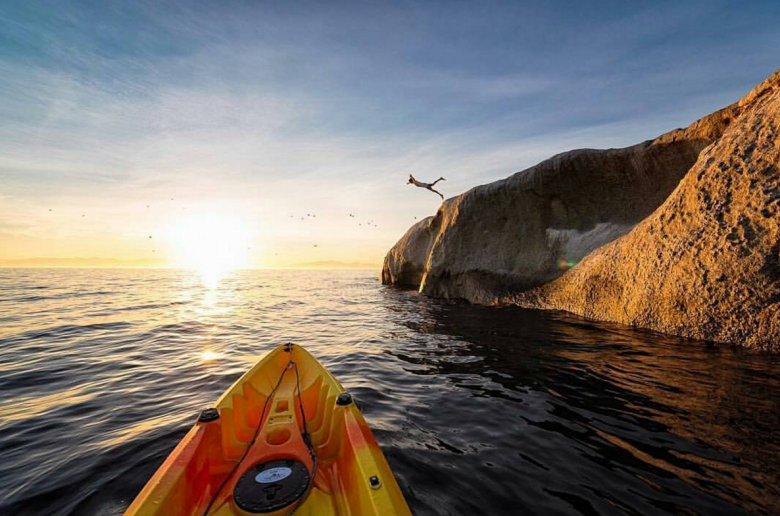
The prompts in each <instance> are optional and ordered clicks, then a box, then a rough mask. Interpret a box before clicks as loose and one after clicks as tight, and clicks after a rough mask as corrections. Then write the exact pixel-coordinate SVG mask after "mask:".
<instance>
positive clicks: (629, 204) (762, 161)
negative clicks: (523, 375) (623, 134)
mask: <svg viewBox="0 0 780 516" xmlns="http://www.w3.org/2000/svg"><path fill="white" fill-rule="evenodd" d="M778 83H780V71H779V72H777V73H775V74H774V75H773V76H772V77H770V78H769V79H767V81H765V82H764V83H762V84H761V85H760V86H759V87H757V88H755V89H754V90H753V91H752V92H750V93H749V94H748V95H747V96H746V97H745V98H744V99H742V100H741V101H739V102H737V103H735V104H733V105H731V106H729V107H727V108H725V109H722V110H720V111H717V112H715V113H713V114H711V115H709V116H707V117H705V118H702V119H701V120H698V121H697V122H695V123H693V124H691V125H690V126H689V127H687V128H686V129H677V130H674V131H671V132H669V133H666V134H664V135H662V136H660V137H658V138H656V139H655V140H652V141H647V142H644V143H641V144H638V145H634V146H632V147H628V148H625V149H610V150H592V149H585V150H577V151H572V152H567V153H564V154H560V155H557V156H554V157H553V158H551V159H549V160H546V161H544V162H542V163H540V164H538V165H536V166H534V167H532V168H530V169H528V170H525V171H523V172H519V173H517V174H514V175H513V176H511V177H509V178H507V179H504V180H501V181H497V182H494V183H491V184H488V185H483V186H478V187H476V188H473V189H472V190H470V191H468V192H466V193H464V194H462V195H460V196H457V197H455V198H452V199H449V200H447V201H446V202H445V203H444V204H443V205H442V207H441V208H440V209H439V211H438V213H437V214H436V216H435V217H433V218H432V219H426V220H425V221H422V222H420V223H418V224H416V225H415V226H413V227H412V228H411V229H410V230H409V231H408V232H407V233H406V235H404V237H403V238H402V239H401V240H400V241H399V242H398V243H397V244H396V245H395V246H394V247H393V249H392V250H391V251H390V253H388V255H387V257H386V259H385V266H384V269H383V273H382V280H383V282H384V283H386V284H403V285H408V286H419V289H420V291H421V292H422V293H424V294H427V295H432V296H437V297H446V298H462V299H466V300H468V301H471V302H476V303H483V304H503V303H519V304H523V305H526V306H539V307H545V308H556V309H563V310H568V311H572V312H576V313H580V314H583V315H586V316H589V317H594V318H598V319H606V320H610V321H616V322H622V323H626V324H632V325H635V326H641V327H647V328H653V329H656V330H660V331H666V332H670V333H676V334H681V335H689V336H693V337H699V338H705V339H713V340H718V341H729V342H733V341H735V340H740V339H741V341H742V343H744V344H746V345H751V346H760V347H772V346H774V345H775V344H772V343H773V342H775V341H774V340H772V338H768V337H766V335H768V333H771V332H772V331H773V332H775V333H777V331H778V326H777V325H778V322H777V301H778V300H777V299H776V297H777V296H778V290H777V289H778V278H777V260H778V248H777V247H773V246H776V245H778V244H777V225H776V224H777V212H776V211H772V210H774V209H775V208H773V206H775V207H776V204H772V199H775V196H776V195H777V190H776V185H777V183H776V180H777V175H778V172H777V154H776V151H777V147H776V146H773V145H774V144H776V143H777V138H778V136H777V134H775V133H774V127H775V125H777V123H778V120H777V118H775V117H776V116H777V115H778V113H780V110H776V109H775V107H774V104H775V100H774V98H775V95H776V91H777V87H778ZM773 137H774V143H773V142H772V138H773ZM704 149H707V150H706V151H705V153H706V155H705V154H703V153H702V151H703V150H704ZM740 152H742V153H743V154H740ZM713 153H716V154H717V155H715V154H713ZM711 158H712V159H714V160H715V161H712V162H710V161H708V160H710V159H711ZM694 165H695V166H694ZM771 166H774V167H775V168H771ZM692 167H693V168H692ZM702 167H704V168H702ZM713 167H716V168H717V167H720V168H718V171H719V174H720V175H719V176H716V175H713V174H712V173H711V172H709V173H708V172H706V171H705V169H706V170H712V168H713ZM762 174H763V175H762ZM683 177H685V180H684V181H682V183H681V179H682V178H683ZM692 177H693V178H695V180H694V179H691V178H692ZM738 178H739V180H738ZM745 178H747V179H745ZM707 181H710V182H707ZM745 181H747V183H745ZM773 181H774V182H773ZM678 185H679V186H678ZM740 185H741V186H740ZM745 185H747V186H745ZM751 185H752V186H751ZM740 188H747V190H744V191H743V190H741V189H740ZM765 190H766V191H765ZM683 191H684V192H687V193H686V194H685V196H683V194H682V193H680V192H683ZM672 192H675V193H674V194H673V195H671V196H670V194H672ZM681 196H683V197H681ZM675 199H676V201H675ZM778 202H780V201H778ZM662 205H663V206H662ZM661 206H662V207H661ZM659 207H661V208H660V209H659ZM656 210H658V211H656ZM654 212H655V214H654ZM651 214H652V216H651ZM660 214H663V217H662V216H661V215H660ZM648 217H649V218H648ZM661 217H662V218H661ZM644 219H647V220H646V221H645V222H643V223H641V224H640V225H639V226H637V224H639V223H640V222H641V221H643V220H644ZM653 221H655V222H653ZM735 221H736V222H735ZM711 224H714V226H712V227H710V225H711ZM734 224H736V225H734ZM702 228H706V229H702ZM722 231H726V233H725V234H721V233H720V232H722ZM624 235H625V236H624ZM686 235H687V236H686ZM727 235H731V236H727ZM616 239H617V240H616ZM773 239H774V240H773ZM610 242H612V243H611V244H610ZM596 249H600V250H599V251H597V252H595V253H593V254H592V256H591V257H590V258H588V259H586V260H585V261H584V262H582V263H581V264H579V265H578V266H576V267H574V269H572V270H571V271H569V272H568V273H566V274H565V275H564V272H565V269H567V268H568V267H569V265H571V264H572V263H577V262H579V261H580V260H582V259H583V258H584V257H586V256H588V255H589V254H591V253H592V252H593V251H594V250H596ZM684 251H685V252H684ZM686 252H687V254H686ZM729 253H731V254H729ZM772 253H774V254H772ZM700 254H701V258H697V257H698V256H699V255H700ZM772 256H774V258H772ZM752 260H755V261H752ZM773 260H774V261H773ZM759 262H760V264H761V265H760V266H759V265H758V264H759ZM560 264H564V266H560ZM567 264H568V265H567ZM773 264H774V265H773ZM724 267H725V269H724ZM727 269H731V270H732V271H734V272H732V274H731V276H729V274H727ZM610 271H611V272H610ZM724 275H725V276H724ZM722 276H724V278H725V279H719V278H721V277H722ZM558 278H560V279H558ZM551 282H552V283H551ZM664 282H672V283H673V284H674V286H667V285H666V284H665V283H664ZM542 285H544V286H542ZM675 289H677V290H675ZM683 291H684V292H683ZM737 291H739V292H742V294H738V293H737ZM759 292H761V293H763V294H761V295H758V293H759ZM680 296H682V297H680ZM750 296H752V299H753V300H754V301H755V303H754V304H751V303H747V304H745V305H744V306H745V310H747V311H743V312H741V314H742V315H741V316H740V324H737V322H736V321H734V320H733V318H731V317H729V316H728V313H727V312H729V310H731V309H733V308H734V307H735V306H736V305H735V303H738V302H739V303H742V302H743V301H740V300H743V298H746V297H750ZM762 296H763V297H762ZM704 297H707V298H708V299H707V300H704V299H703V298H704ZM727 298H728V299H731V300H732V301H731V302H730V303H729V302H726V299H727ZM699 301H700V302H699ZM675 303H676V304H675ZM773 303H774V304H773ZM678 305H679V306H678ZM770 306H774V307H775V308H771V309H770V308H769V307H770ZM675 307H676V308H675ZM719 307H720V308H719ZM727 307H732V308H731V309H729V308H727ZM759 308H760V310H759ZM765 309H766V310H769V311H765ZM748 313H749V314H751V316H750V317H748V316H747V314H748ZM748 321H752V322H748ZM732 323H733V324H732ZM759 327H760V328H762V329H761V330H757V329H756V328H759ZM739 328H741V329H739ZM748 328H754V329H753V330H749V329H748ZM750 335H752V336H750ZM761 335H764V337H761ZM767 339H768V340H767Z"/></svg>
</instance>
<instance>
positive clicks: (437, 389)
mask: <svg viewBox="0 0 780 516" xmlns="http://www.w3.org/2000/svg"><path fill="white" fill-rule="evenodd" d="M288 340H292V341H295V342H298V343H300V344H303V345H305V346H306V347H307V348H308V349H309V350H310V351H311V352H312V353H314V354H315V355H316V356H317V357H318V358H320V360H321V361H322V362H323V363H324V364H325V365H326V366H327V367H328V368H330V369H331V371H333V373H334V374H335V375H336V376H337V377H338V378H339V380H340V381H341V382H342V383H343V384H344V385H345V387H347V388H348V389H350V390H351V391H352V392H353V393H354V394H355V395H356V397H357V399H358V402H359V403H360V404H361V406H362V407H363V410H364V413H365V415H366V418H367V420H368V422H369V424H370V425H371V426H372V428H373V429H374V432H375V434H376V436H377V438H378V440H379V441H380V444H381V445H382V447H383V449H384V451H385V454H386V456H387V458H388V461H389V462H390V465H391V467H392V468H393V470H394V472H395V474H396V477H397V478H398V480H399V483H400V484H401V487H402V489H403V491H404V493H405V495H406V497H407V500H408V501H409V503H410V505H411V507H412V510H413V512H414V513H415V514H416V515H417V516H424V515H464V516H465V515H474V514H490V515H493V514H496V515H502V514H507V515H515V514H629V515H652V514H701V515H713V514H751V513H752V514H778V513H780V488H778V483H779V481H780V434H779V433H778V432H777V429H778V427H779V426H780V425H779V423H780V374H779V373H780V359H779V358H777V357H772V356H767V355H757V354H750V353H745V352H739V351H734V350H729V349H718V348H712V347H707V346H704V345H702V344H701V343H696V342H691V341H685V340H680V339H671V338H668V337H662V336H658V335H651V334H647V333H642V332H633V331H629V330H626V329H623V328H618V327H613V326H609V325H595V324H591V323H586V322H583V321H582V320H581V319H577V318H574V317H569V316H565V315H561V314H551V313H544V312H536V311H527V310H519V309H492V308H482V307H472V306H465V305H456V304H449V303H443V302H439V301H435V300H430V299H426V298H421V297H419V296H417V294H416V293H414V292H405V291H399V290H395V289H391V288H385V287H382V286H381V285H379V284H378V281H377V279H376V274H375V273H373V272H301V271H275V272H274V271H242V272H236V273H232V274H229V275H226V276H224V277H222V278H210V277H205V278H204V277H201V276H199V275H198V274H195V273H192V272H183V271H73V270H69V271H65V270H60V271H57V270H8V269H6V270H3V269H0V452H1V453H2V457H3V460H2V461H0V514H2V515H16V514H19V515H33V516H34V515H43V514H46V515H84V516H90V515H117V514H121V513H122V511H123V509H124V508H125V507H126V506H127V504H128V503H129V502H130V501H131V500H132V498H133V497H134V495H135V494H136V493H137V492H138V490H139V489H140V488H141V487H142V486H143V484H144V483H145V481H146V479H148V477H149V476H150V475H151V474H152V472H153V471H154V470H155V469H156V467H157V466H158V465H159V464H160V463H161V462H162V460H163V459H164V458H165V456H166V455H167V454H168V453H169V452H170V451H171V449H172V448H173V447H174V446H175V444H176V443H177V442H178V440H179V439H180V438H181V437H182V436H183V435H184V433H185V432H186V430H187V429H188V428H189V426H190V425H191V424H192V422H193V417H194V414H195V413H196V412H197V411H198V410H199V409H200V408H202V407H205V406H208V405H209V403H210V402H211V401H213V400H214V399H216V398H217V397H218V396H219V394H220V393H221V392H222V391H223V390H224V389H226V388H227V387H228V386H229V385H230V384H231V383H232V382H233V381H234V380H235V379H236V378H237V377H238V376H240V375H241V374H242V373H243V372H244V371H245V370H246V369H247V368H248V367H249V366H250V365H251V364H252V363H253V362H254V361H255V360H256V359H257V358H258V356H261V355H262V354H263V353H264V352H266V351H267V350H269V349H271V348H272V347H273V346H275V345H276V344H278V343H281V342H285V341H288Z"/></svg>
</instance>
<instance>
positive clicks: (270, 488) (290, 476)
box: [233, 459, 311, 513]
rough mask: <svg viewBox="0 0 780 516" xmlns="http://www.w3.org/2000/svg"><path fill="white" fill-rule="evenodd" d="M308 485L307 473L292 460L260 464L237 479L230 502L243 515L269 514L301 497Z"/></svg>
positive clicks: (301, 465)
mask: <svg viewBox="0 0 780 516" xmlns="http://www.w3.org/2000/svg"><path fill="white" fill-rule="evenodd" d="M309 482H311V476H310V475H309V470H308V469H306V466H304V465H303V464H301V463H300V462H298V461H296V460H293V459H285V460H273V461H270V462H263V463H260V464H256V465H254V466H253V467H251V468H249V469H248V470H247V471H246V473H244V474H243V475H242V476H241V478H240V479H239V480H238V482H237V483H236V488H235V489H234V490H233V498H234V499H235V501H236V504H237V505H238V506H239V507H240V508H241V509H242V510H244V511H247V512H253V513H265V512H273V511H276V510H278V509H281V508H282V507H287V506H288V505H290V504H292V503H294V502H296V501H297V500H298V499H300V498H301V496H303V495H305V494H306V491H308V489H309Z"/></svg>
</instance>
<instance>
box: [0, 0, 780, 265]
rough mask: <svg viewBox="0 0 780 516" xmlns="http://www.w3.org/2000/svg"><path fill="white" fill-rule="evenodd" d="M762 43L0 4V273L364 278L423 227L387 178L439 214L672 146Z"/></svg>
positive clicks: (765, 31) (663, 7) (363, 8)
mask: <svg viewBox="0 0 780 516" xmlns="http://www.w3.org/2000/svg"><path fill="white" fill-rule="evenodd" d="M779 26H780V2H775V1H767V2H759V1H740V2H726V1H718V0H708V1H704V2H696V1H689V2H678V1H671V2H630V1H629V2H626V1H620V2H608V1H600V2H586V1H582V0H580V1H571V2H566V1H548V2H543V1H528V2H520V1H514V2H491V1H481V2H458V1H446V2H435V1H424V2H423V1H420V2H412V1H399V2H372V1H361V2H343V1H338V0H335V1H329V2H320V1H314V2H297V1H285V2H263V1H259V0H255V1H238V0H236V1H216V0H209V1H205V0H204V1H184V0H181V1H176V2H166V1H163V0H154V1H143V0H134V1H132V2H127V1H97V0H96V1H89V2H87V1H84V2H76V1H67V0H56V1H50V2H45V1H35V0H30V1H25V2H17V1H13V0H0V264H6V265H8V264H11V265H13V264H17V265H18V264H20V263H30V264H35V263H38V264H40V263H44V262H45V263H54V262H57V261H59V263H62V264H66V265H79V264H87V265H88V264H103V265H106V264H108V265H111V264H114V265H116V264H119V265H150V264H151V265H164V266H208V265H209V264H211V265H214V264H217V263H218V264H221V265H224V266H228V265H229V266H242V267H292V266H300V265H301V264H314V263H319V262H328V263H330V262H343V263H356V264H370V265H378V264H380V263H381V261H382V258H383V256H384V254H385V253H386V252H387V250H388V249H389V248H390V247H391V246H392V245H393V244H394V243H395V242H396V241H397V240H398V238H400V237H401V236H402V235H403V233H404V232H405V231H406V230H407V229H408V227H409V226H410V225H411V224H413V223H414V222H415V220H420V219H422V218H423V217H426V216H428V215H432V214H434V213H435V212H436V210H437V208H438V207H439V205H440V199H439V198H438V197H437V196H435V195H434V194H432V193H430V192H427V191H424V190H420V189H415V188H413V187H412V186H409V185H407V184H406V180H407V177H408V174H409V173H414V174H415V176H416V177H417V178H418V179H421V180H423V181H426V180H429V181H430V180H433V179H435V178H438V177H440V176H443V177H445V178H446V181H444V182H442V183H440V186H441V191H442V192H443V193H444V194H445V196H447V197H451V196H454V195H457V194H459V193H462V192H464V191H466V190H468V189H469V188H471V187H473V186H476V185H478V184H483V183H486V182H490V181H494V180H496V179H500V178H503V177H506V176H508V175H510V174H512V173H514V172H517V171H519V170H523V169H525V168H527V167H529V166H532V165H534V164H535V163H537V162H539V161H541V160H543V159H545V158H547V157H549V156H551V155H553V154H556V153H559V152H563V151H566V150H570V149H573V148H582V147H590V148H608V147H623V146H627V145H631V144H634V143H638V142H640V141H643V140H646V139H650V138H653V137H655V136H657V135H659V134H661V133H663V132H666V131H668V130H670V129H673V128H675V127H681V126H685V125H688V124H689V123H690V122H692V121H694V120H695V119H697V118H699V117H701V116H703V115H706V114H708V113H710V112H712V111H714V110H716V109H719V108H721V107H724V106H726V105H727V104H729V103H731V102H733V101H735V100H737V99H739V98H740V97H741V96H742V95H744V94H745V93H746V92H747V91H749V90H750V89H751V88H752V87H753V86H754V85H756V84H757V83H758V82H760V81H761V80H763V79H764V78H765V77H766V76H768V75H769V74H770V73H772V72H773V71H774V70H775V69H776V68H777V67H780V30H778V29H777V27H779ZM350 214H351V215H354V217H352V216H350ZM20 260H21V261H20ZM25 261H26V262H25Z"/></svg>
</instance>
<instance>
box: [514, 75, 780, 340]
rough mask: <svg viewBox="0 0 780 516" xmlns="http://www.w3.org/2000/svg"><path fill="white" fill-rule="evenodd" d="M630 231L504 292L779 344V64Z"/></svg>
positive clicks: (692, 331)
mask: <svg viewBox="0 0 780 516" xmlns="http://www.w3.org/2000/svg"><path fill="white" fill-rule="evenodd" d="M748 99H749V100H746V101H743V102H744V106H746V107H747V109H746V110H744V112H743V113H742V114H741V116H739V117H738V118H737V119H736V120H735V121H734V123H733V124H731V126H730V127H729V128H728V129H727V130H726V132H725V133H724V134H723V136H722V137H720V138H719V139H718V140H717V141H716V142H715V143H714V144H713V145H712V146H710V147H709V148H707V149H706V150H705V151H704V152H702V154H701V155H700V156H699V159H698V160H697V162H696V164H695V165H694V167H693V168H692V169H691V170H690V171H689V172H688V174H687V175H686V176H685V178H684V179H683V180H682V182H681V183H680V185H679V187H678V188H677V189H676V190H675V191H674V193H673V194H672V195H671V196H670V197H669V199H667V201H666V202H665V203H664V204H663V206H661V207H660V208H659V209H658V210H657V211H656V212H655V213H653V214H652V215H651V216H650V217H648V218H647V219H646V220H644V221H643V222H642V223H641V224H639V225H638V226H637V227H636V228H634V230H632V231H631V232H630V233H629V234H628V235H626V236H625V237H623V238H621V239H619V240H617V241H615V242H613V243H611V244H609V245H607V246H604V247H603V248H601V249H598V250H597V251H595V252H593V253H592V254H591V255H590V256H588V257H587V258H586V259H585V260H584V261H583V262H582V263H581V264H580V265H579V266H577V267H575V268H574V269H572V270H571V271H570V272H568V273H567V274H565V275H564V276H562V277H561V278H560V279H558V280H556V281H554V282H552V283H550V284H548V285H545V286H543V287H540V288H538V289H535V290H532V291H530V292H527V293H523V294H520V295H516V296H511V297H512V299H506V300H505V301H508V302H516V303H520V304H523V305H527V306H536V307H544V308H555V309H561V310H566V311H569V312H574V313H578V314H581V315H584V316H586V317H591V318H595V319H600V320H609V321H614V322H618V323H623V324H628V325H632V326H638V327H643V328H651V329H654V330H658V331H662V332H667V333H674V334H677V335H684V336H689V337H695V338H701V339H707V340H714V341H718V342H729V343H735V344H740V345H744V346H747V347H756V348H764V349H771V350H775V351H780V73H776V74H775V75H774V76H773V77H771V78H770V79H769V80H768V81H767V82H765V83H763V84H762V85H761V86H760V87H759V88H757V89H756V90H754V92H753V94H751V95H750V96H749V97H748Z"/></svg>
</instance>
